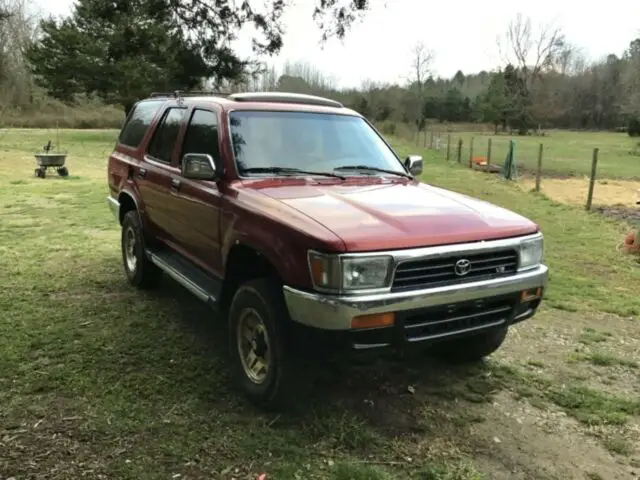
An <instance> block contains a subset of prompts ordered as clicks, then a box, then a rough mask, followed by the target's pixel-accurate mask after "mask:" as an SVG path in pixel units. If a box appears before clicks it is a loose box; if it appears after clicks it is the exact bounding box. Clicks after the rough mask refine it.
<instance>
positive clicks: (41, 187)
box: [0, 130, 640, 480]
mask: <svg viewBox="0 0 640 480" xmlns="http://www.w3.org/2000/svg"><path fill="white" fill-rule="evenodd" d="M49 138H52V139H54V138H55V133H53V132H51V131H49V132H47V131H42V130H9V131H2V130H0V272H2V274H0V287H2V288H1V290H0V311H2V312H3V313H4V315H3V316H2V317H1V319H0V477H1V478H4V477H12V476H13V477H15V478H16V479H22V478H36V477H37V478H50V479H68V478H81V477H87V478H119V479H128V478H131V479H134V478H135V479H144V478H149V479H151V478H153V479H155V478H180V479H186V478H216V479H231V478H235V479H255V478H257V475H258V474H259V473H263V472H266V473H267V479H268V480H272V479H286V480H288V479H334V480H351V479H353V480H360V479H362V480H364V479H367V480H369V479H371V480H380V479H404V478H410V479H423V480H438V479H442V480H444V479H448V480H456V479H457V480H469V479H479V478H487V479H505V480H507V479H528V478H535V479H552V478H554V479H555V478H558V479H566V478H585V479H617V478H620V479H627V478H629V479H630V478H634V476H637V472H638V469H640V448H639V445H640V401H639V400H638V399H639V398H640V384H639V383H638V381H637V379H638V375H639V374H640V367H639V365H638V363H639V362H640V358H639V355H638V351H640V323H639V322H638V318H637V317H638V315H639V314H640V297H639V296H638V285H640V265H639V264H638V263H637V262H636V261H635V260H634V259H632V258H630V257H625V256H621V255H619V254H618V253H617V251H616V245H617V244H618V243H619V242H620V240H621V238H622V235H623V234H624V233H625V232H626V231H627V229H628V227H627V226H626V225H623V224H620V223H616V222H614V221H612V220H608V219H606V218H604V217H601V216H599V215H597V214H587V213H586V212H584V211H583V210H582V209H580V208H578V207H572V206H569V205H561V204H557V203H554V202H553V201H551V200H550V199H548V198H547V197H545V196H543V195H534V194H531V193H527V192H524V191H523V190H522V188H520V187H518V186H517V185H512V184H507V183H505V182H503V181H501V180H500V179H498V178H495V177H490V176H489V175H485V174H481V173H476V172H471V171H469V170H467V169H462V168H459V167H457V166H455V165H453V166H451V165H446V164H445V163H444V162H442V158H441V157H439V156H437V157H436V155H435V154H434V152H431V151H422V152H419V153H422V154H423V155H424V157H425V163H426V165H425V174H424V180H425V181H426V182H429V183H433V184H437V185H439V186H444V187H446V188H450V189H453V190H457V191H461V192H464V193H468V194H470V195H473V196H477V197H480V198H483V199H486V200H488V201H491V202H494V203H497V204H500V205H503V206H506V207H508V208H511V209H513V210H515V211H517V212H519V213H522V214H524V215H526V216H528V217H530V218H532V219H534V220H535V221H537V222H538V223H539V224H540V225H541V227H542V229H543V231H544V232H545V235H546V261H547V263H548V264H549V266H550V268H551V279H550V288H549V292H548V297H547V301H546V304H545V307H544V308H543V310H542V311H541V312H540V314H539V315H538V316H537V317H535V318H534V319H532V320H530V321H528V322H525V323H524V324H522V325H519V326H518V327H515V328H514V329H513V331H512V333H511V334H510V337H509V338H508V340H507V342H506V344H505V346H504V348H503V349H502V350H500V351H499V352H498V353H497V354H496V355H495V356H494V357H492V358H491V360H490V361H488V362H486V363H485V364H483V365H478V366H475V367H465V368H461V367H457V368H453V367H447V366H444V365H439V364H436V363H433V361H426V360H424V359H419V358H409V359H400V358H396V357H393V358H389V359H387V360H386V361H384V362H383V361H379V362H375V363H370V364H358V365H343V366H341V368H331V369H328V370H327V372H326V374H325V375H324V378H323V379H322V380H321V382H320V384H319V385H318V386H317V387H316V390H315V393H314V394H313V395H312V396H311V397H310V398H309V399H307V400H305V401H304V402H301V405H300V408H299V409H297V410H296V411H292V412H289V413H286V414H285V413H283V414H280V415H268V414H265V413H261V412H258V411H256V410H255V409H253V408H252V407H250V406H249V405H248V404H247V403H246V402H245V401H244V400H243V399H242V397H240V396H238V394H237V393H236V392H235V391H234V390H233V389H231V388H230V387H229V379H228V377H227V368H226V366H227V359H226V351H225V350H226V347H225V341H224V332H223V330H222V328H221V326H220V323H218V322H216V321H215V320H216V319H215V318H214V317H213V316H212V314H211V313H210V312H209V311H208V310H207V309H206V308H205V307H204V306H202V305H200V304H199V303H197V302H196V301H195V300H194V299H193V298H192V297H191V296H190V295H189V294H188V293H186V292H184V291H183V290H182V288H181V287H179V286H177V285H176V284H174V283H172V282H171V281H170V280H166V281H163V283H162V286H161V288H160V290H159V291H158V292H155V293H144V294H143V293H140V292H137V291H134V290H132V289H131V288H130V287H129V286H128V285H127V283H126V282H125V278H124V274H123V272H122V266H121V258H120V251H119V231H118V227H117V225H116V224H115V222H114V221H113V219H112V217H111V214H110V212H109V211H108V209H107V207H106V204H105V201H104V199H105V196H106V194H107V186H106V178H105V177H106V171H105V166H106V163H105V161H106V157H107V155H108V152H109V150H110V149H111V148H112V147H113V143H114V140H115V132H114V131H82V132H78V131H62V132H61V133H60V139H61V144H62V147H63V148H64V149H66V150H68V151H69V159H68V168H69V170H70V173H71V175H70V177H69V178H67V179H60V178H57V177H54V176H53V175H52V176H51V177H50V178H47V179H45V180H41V179H36V178H34V177H33V168H34V163H33V162H34V161H33V156H32V153H33V152H34V151H35V150H37V149H38V148H40V147H41V146H42V145H44V144H45V143H46V142H47V140H48V139H49ZM395 145H396V146H397V148H398V150H399V151H400V152H401V153H402V154H407V153H409V152H410V151H411V152H414V151H415V147H414V146H412V145H410V144H403V143H402V142H395ZM581 148H582V147H581ZM585 148H587V150H588V147H585ZM633 472H636V473H633Z"/></svg>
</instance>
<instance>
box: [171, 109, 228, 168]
mask: <svg viewBox="0 0 640 480" xmlns="http://www.w3.org/2000/svg"><path fill="white" fill-rule="evenodd" d="M187 153H208V154H209V155H211V156H212V157H213V159H214V160H215V162H216V165H218V166H219V165H220V148H219V147H218V117H217V116H216V114H215V113H214V112H211V111H208V110H198V109H196V110H194V111H193V115H192V116H191V121H190V122H189V126H188V127H187V132H186V133H185V136H184V142H183V144H182V154H181V155H180V159H182V157H183V156H184V155H185V154H187Z"/></svg>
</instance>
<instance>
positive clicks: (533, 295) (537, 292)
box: [520, 287, 542, 303]
mask: <svg viewBox="0 0 640 480" xmlns="http://www.w3.org/2000/svg"><path fill="white" fill-rule="evenodd" d="M541 296H542V287H538V288H531V289H529V290H522V291H521V292H520V303H525V302H530V301H531V300H536V299H538V298H540V297H541Z"/></svg>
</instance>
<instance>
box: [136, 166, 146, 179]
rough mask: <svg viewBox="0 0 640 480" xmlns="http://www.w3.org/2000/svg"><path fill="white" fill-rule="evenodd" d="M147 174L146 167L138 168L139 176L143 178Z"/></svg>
mask: <svg viewBox="0 0 640 480" xmlns="http://www.w3.org/2000/svg"><path fill="white" fill-rule="evenodd" d="M146 174H147V169H146V168H141V169H139V170H138V176H139V177H140V178H144V176H145V175H146Z"/></svg>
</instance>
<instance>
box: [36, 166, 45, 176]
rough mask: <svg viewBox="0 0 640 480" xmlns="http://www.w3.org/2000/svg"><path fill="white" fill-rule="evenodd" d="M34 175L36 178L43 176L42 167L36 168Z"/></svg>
mask: <svg viewBox="0 0 640 480" xmlns="http://www.w3.org/2000/svg"><path fill="white" fill-rule="evenodd" d="M35 175H36V177H38V178H44V169H42V168H36V170H35Z"/></svg>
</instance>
